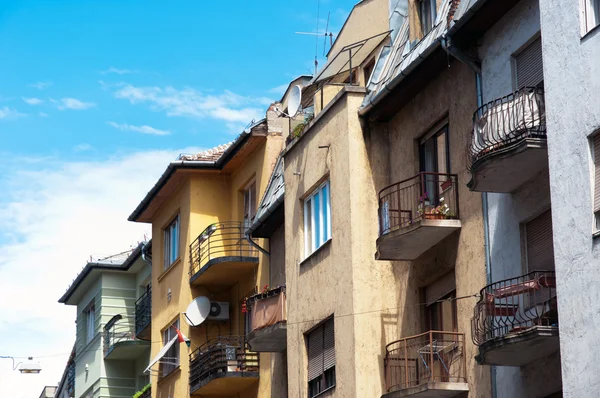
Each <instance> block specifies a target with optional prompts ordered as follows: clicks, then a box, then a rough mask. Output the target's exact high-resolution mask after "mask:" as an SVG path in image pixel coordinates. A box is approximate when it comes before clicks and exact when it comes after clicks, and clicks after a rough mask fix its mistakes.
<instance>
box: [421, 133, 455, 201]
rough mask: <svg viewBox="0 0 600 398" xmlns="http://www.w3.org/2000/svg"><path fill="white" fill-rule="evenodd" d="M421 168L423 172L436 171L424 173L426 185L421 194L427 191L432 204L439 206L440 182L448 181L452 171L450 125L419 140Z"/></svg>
mask: <svg viewBox="0 0 600 398" xmlns="http://www.w3.org/2000/svg"><path fill="white" fill-rule="evenodd" d="M419 170H420V171H421V172H427V173H435V174H425V175H424V186H422V187H421V190H422V192H421V195H422V196H425V195H424V194H425V193H427V195H426V196H427V199H428V200H429V202H430V204H431V205H433V206H437V205H438V204H439V198H440V184H442V183H443V182H445V181H446V179H447V177H446V176H438V175H437V173H441V174H448V173H449V171H450V157H449V156H448V125H447V124H446V125H444V126H443V127H442V128H437V129H434V130H432V131H431V132H430V133H428V134H426V135H425V136H423V138H421V140H420V142H419Z"/></svg>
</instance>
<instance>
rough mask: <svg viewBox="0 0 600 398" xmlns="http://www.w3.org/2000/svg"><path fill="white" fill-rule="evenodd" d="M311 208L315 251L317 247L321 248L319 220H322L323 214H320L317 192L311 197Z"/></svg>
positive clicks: (320, 223)
mask: <svg viewBox="0 0 600 398" xmlns="http://www.w3.org/2000/svg"><path fill="white" fill-rule="evenodd" d="M313 206H314V207H315V208H314V213H313V218H314V220H315V224H314V226H313V228H314V233H315V243H314V248H315V249H316V248H317V247H319V246H321V236H322V231H321V225H322V222H321V220H322V218H323V214H322V212H321V200H320V195H319V192H317V193H316V194H315V196H313Z"/></svg>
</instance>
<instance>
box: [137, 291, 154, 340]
mask: <svg viewBox="0 0 600 398" xmlns="http://www.w3.org/2000/svg"><path fill="white" fill-rule="evenodd" d="M151 319H152V288H151V287H149V288H148V289H147V290H146V292H144V294H142V295H141V296H140V298H139V299H137V301H136V302H135V333H136V334H137V335H139V334H140V333H141V332H142V331H143V330H144V329H145V328H146V327H147V326H148V325H150V322H151Z"/></svg>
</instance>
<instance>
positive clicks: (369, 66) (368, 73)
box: [363, 58, 375, 86]
mask: <svg viewBox="0 0 600 398" xmlns="http://www.w3.org/2000/svg"><path fill="white" fill-rule="evenodd" d="M373 69H375V58H373V59H372V60H371V61H369V63H368V64H366V65H365V67H364V68H363V71H364V74H365V86H366V85H367V84H369V79H370V78H371V75H372V74H373Z"/></svg>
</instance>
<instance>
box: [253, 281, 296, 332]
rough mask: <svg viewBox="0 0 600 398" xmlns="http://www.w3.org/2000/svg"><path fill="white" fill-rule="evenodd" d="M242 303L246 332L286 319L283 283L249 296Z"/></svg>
mask: <svg viewBox="0 0 600 398" xmlns="http://www.w3.org/2000/svg"><path fill="white" fill-rule="evenodd" d="M244 305H245V306H244V308H243V311H245V312H246V322H247V323H246V330H247V331H248V332H252V331H254V330H257V329H262V328H264V327H267V326H271V325H274V324H277V323H279V322H285V321H286V320H287V303H286V294H285V285H284V286H279V287H276V288H274V289H270V290H266V291H264V292H261V293H257V294H255V295H253V296H250V297H248V298H247V299H246V301H245V303H244Z"/></svg>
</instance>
